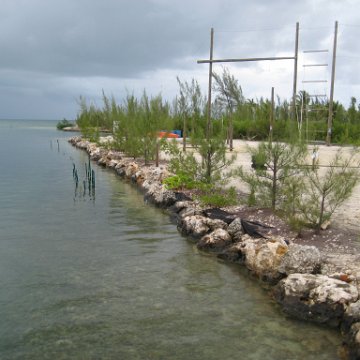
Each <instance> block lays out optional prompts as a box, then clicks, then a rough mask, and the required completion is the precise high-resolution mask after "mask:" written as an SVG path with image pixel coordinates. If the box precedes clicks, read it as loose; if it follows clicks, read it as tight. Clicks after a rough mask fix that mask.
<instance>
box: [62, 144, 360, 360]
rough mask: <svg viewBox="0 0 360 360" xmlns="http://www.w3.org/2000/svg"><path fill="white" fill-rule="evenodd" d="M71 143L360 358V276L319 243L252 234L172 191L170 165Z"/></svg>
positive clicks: (231, 217)
mask: <svg viewBox="0 0 360 360" xmlns="http://www.w3.org/2000/svg"><path fill="white" fill-rule="evenodd" d="M69 142H70V143H71V144H72V145H74V146H76V147H77V148H79V149H83V150H85V151H87V153H88V154H89V156H90V158H91V159H92V160H94V161H96V162H97V164H99V165H101V166H104V167H107V168H110V169H113V170H114V171H115V172H116V173H117V174H118V175H119V176H120V177H122V178H124V179H125V180H127V181H129V182H131V183H133V184H136V185H137V186H138V187H139V189H140V190H141V191H142V192H143V193H144V199H145V201H146V202H149V203H152V204H154V205H156V206H158V207H161V208H164V209H167V211H168V212H169V213H170V215H171V217H172V219H174V222H176V224H177V228H178V230H179V231H180V232H181V234H182V235H184V236H187V237H191V238H192V239H194V241H195V242H196V245H197V247H198V248H199V249H201V250H205V251H210V252H213V253H214V254H216V255H217V256H218V257H219V258H221V259H223V260H225V261H231V262H235V263H239V264H242V265H244V266H245V267H246V268H247V269H248V270H249V271H250V272H251V273H252V274H254V275H255V276H257V277H258V278H259V279H261V280H263V281H265V282H267V283H269V284H270V285H271V286H272V287H271V292H272V295H273V296H274V298H275V299H276V301H277V302H278V303H279V304H281V306H282V307H283V310H284V311H285V312H286V313H288V314H289V315H291V316H294V317H296V318H299V319H303V320H308V321H313V322H316V323H321V324H327V325H329V326H332V327H338V328H339V329H340V330H341V332H342V334H343V337H344V344H345V349H346V352H347V358H348V359H351V360H353V359H360V301H359V293H360V291H359V288H360V287H359V282H358V279H357V277H356V276H354V275H352V274H346V273H334V272H333V271H331V270H330V269H331V267H328V266H324V257H323V254H322V253H321V252H320V251H319V249H318V248H316V247H314V246H305V245H299V244H293V243H291V242H289V241H288V240H286V239H284V238H282V237H279V236H276V237H274V236H272V237H269V238H258V237H252V236H250V235H249V234H248V233H246V231H245V230H246V229H244V224H243V222H242V219H239V218H238V217H236V216H234V215H233V214H231V213H228V212H226V211H224V210H220V209H204V208H202V207H201V206H200V205H199V204H198V203H196V202H193V201H192V200H191V199H190V198H188V197H187V196H186V195H184V194H183V193H179V192H175V191H172V190H168V189H167V188H166V187H165V186H164V185H163V184H162V180H163V179H164V178H166V177H167V176H168V175H169V172H168V170H167V168H166V166H165V165H162V166H159V167H155V166H144V164H141V163H139V162H136V161H134V160H133V159H130V158H127V157H125V156H124V155H123V154H122V153H120V152H117V151H113V150H107V149H105V148H102V147H99V146H98V145H96V144H94V143H91V142H89V141H86V140H84V139H82V138H81V137H73V138H71V139H69Z"/></svg>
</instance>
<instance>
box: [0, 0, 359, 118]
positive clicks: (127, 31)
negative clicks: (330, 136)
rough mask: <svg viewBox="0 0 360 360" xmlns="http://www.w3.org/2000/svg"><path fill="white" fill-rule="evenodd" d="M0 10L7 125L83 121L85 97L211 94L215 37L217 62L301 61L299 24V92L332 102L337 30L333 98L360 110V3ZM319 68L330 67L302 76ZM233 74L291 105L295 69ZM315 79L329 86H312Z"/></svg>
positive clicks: (248, 88) (77, 0)
mask: <svg viewBox="0 0 360 360" xmlns="http://www.w3.org/2000/svg"><path fill="white" fill-rule="evenodd" d="M0 10H1V11H0V49H1V56H0V118H8V119H13V118H14V119H16V118H29V119H62V118H64V117H65V118H67V119H74V118H76V115H77V113H78V109H79V107H78V103H77V100H78V98H79V96H80V95H82V96H84V97H86V98H87V99H88V101H89V102H90V101H93V102H95V103H96V104H97V105H98V106H102V102H101V93H102V90H104V91H105V93H106V94H108V95H114V97H115V98H116V99H117V100H118V102H121V100H122V99H123V98H124V97H125V96H126V94H127V93H129V92H130V93H132V92H133V93H134V94H135V95H137V96H140V95H141V93H142V91H143V90H144V89H146V91H147V93H148V94H149V95H157V94H159V93H161V94H162V96H163V97H164V98H166V99H169V100H170V99H172V98H174V97H175V96H176V94H177V93H178V84H177V81H176V77H177V76H178V77H179V78H180V79H181V80H182V81H191V79H192V78H195V79H196V80H197V81H198V82H199V84H200V85H201V87H202V89H203V92H204V94H206V88H207V79H208V65H206V64H197V62H196V61H197V60H198V59H206V58H208V57H209V43H210V29H211V27H213V28H214V32H215V35H214V58H216V59H221V58H239V57H241V58H243V57H265V56H293V55H294V48H295V25H296V22H299V23H300V44H299V71H298V77H299V82H298V90H306V91H308V92H310V93H313V94H315V93H324V94H325V93H326V94H327V95H329V88H330V74H331V56H332V48H333V38H334V23H335V20H338V22H339V33H338V48H337V55H338V57H337V62H336V65H337V66H336V81H335V96H334V97H335V100H339V101H341V102H342V103H343V104H344V105H345V106H348V104H349V102H350V97H351V96H355V97H358V98H359V100H360V72H359V65H358V64H359V62H360V0H301V1H298V0H291V1H290V0H271V1H270V0H251V1H250V0H247V1H245V0H0ZM304 50H329V52H328V53H318V54H316V53H313V54H311V53H310V54H308V53H303V51H304ZM314 63H317V64H319V63H327V64H329V66H327V67H325V66H324V67H303V65H304V64H305V65H306V64H314ZM225 65H226V67H227V68H228V69H229V71H230V72H231V73H232V74H234V76H236V78H237V79H238V81H239V84H240V85H241V86H242V89H243V93H244V95H245V97H246V98H254V99H256V98H260V97H261V96H263V97H270V93H271V87H274V88H275V93H276V94H278V95H280V96H281V98H282V99H285V98H287V99H289V98H290V97H291V93H292V81H293V61H291V60H290V61H289V60H284V61H276V62H269V61H267V62H257V63H237V64H225ZM222 66H224V65H220V64H217V65H215V66H214V71H215V72H222ZM304 69H305V70H304ZM314 79H316V80H328V83H321V84H320V85H319V84H317V85H315V84H313V83H303V81H308V80H314Z"/></svg>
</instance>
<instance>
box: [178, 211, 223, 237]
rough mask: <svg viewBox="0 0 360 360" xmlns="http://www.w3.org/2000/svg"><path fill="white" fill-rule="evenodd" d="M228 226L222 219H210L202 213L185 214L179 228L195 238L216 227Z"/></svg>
mask: <svg viewBox="0 0 360 360" xmlns="http://www.w3.org/2000/svg"><path fill="white" fill-rule="evenodd" d="M226 227H227V224H226V223H224V222H223V221H221V220H215V219H209V218H207V217H205V216H201V215H191V216H185V217H183V218H180V219H179V222H178V229H179V230H180V231H181V233H182V234H183V235H186V236H192V237H194V238H201V237H202V236H204V235H205V234H208V233H209V232H211V231H213V230H215V229H218V228H222V229H226Z"/></svg>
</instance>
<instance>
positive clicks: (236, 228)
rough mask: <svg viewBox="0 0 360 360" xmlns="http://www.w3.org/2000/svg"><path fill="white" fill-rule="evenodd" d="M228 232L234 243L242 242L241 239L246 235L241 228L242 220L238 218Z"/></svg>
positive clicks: (231, 224) (230, 225)
mask: <svg viewBox="0 0 360 360" xmlns="http://www.w3.org/2000/svg"><path fill="white" fill-rule="evenodd" d="M227 231H228V233H229V234H230V236H231V237H232V238H233V240H234V241H240V240H241V237H242V236H243V235H244V230H243V228H242V226H241V219H240V218H236V219H235V220H233V221H232V222H231V223H230V224H229V226H228V229H227Z"/></svg>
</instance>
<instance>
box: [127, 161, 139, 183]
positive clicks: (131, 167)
mask: <svg viewBox="0 0 360 360" xmlns="http://www.w3.org/2000/svg"><path fill="white" fill-rule="evenodd" d="M138 170H139V165H138V164H137V163H136V162H135V161H132V162H130V163H129V164H128V165H127V166H126V167H125V174H126V177H128V178H129V179H130V178H131V176H132V175H135V174H136V172H137V171H138Z"/></svg>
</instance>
